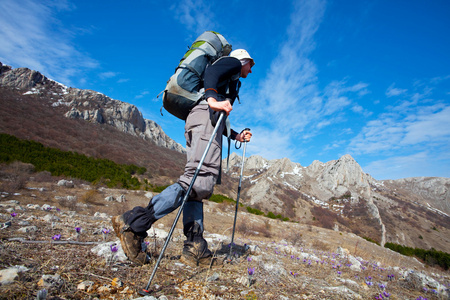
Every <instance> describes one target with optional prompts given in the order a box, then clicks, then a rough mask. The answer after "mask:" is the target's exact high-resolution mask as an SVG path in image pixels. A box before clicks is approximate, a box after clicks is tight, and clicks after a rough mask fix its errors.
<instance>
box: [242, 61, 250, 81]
mask: <svg viewBox="0 0 450 300" xmlns="http://www.w3.org/2000/svg"><path fill="white" fill-rule="evenodd" d="M251 72H252V63H251V62H249V63H247V64H245V65H243V66H242V69H241V77H242V78H247V76H248V74H249V73H251Z"/></svg>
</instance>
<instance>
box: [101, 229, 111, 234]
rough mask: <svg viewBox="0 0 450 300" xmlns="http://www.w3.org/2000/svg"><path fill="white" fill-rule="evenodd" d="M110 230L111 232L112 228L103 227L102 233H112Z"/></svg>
mask: <svg viewBox="0 0 450 300" xmlns="http://www.w3.org/2000/svg"><path fill="white" fill-rule="evenodd" d="M110 232H111V230H110V229H106V228H103V229H102V233H103V234H108V233H110Z"/></svg>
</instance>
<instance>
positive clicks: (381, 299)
mask: <svg viewBox="0 0 450 300" xmlns="http://www.w3.org/2000/svg"><path fill="white" fill-rule="evenodd" d="M375 299H376V300H383V296H382V295H381V294H379V295H378V296H375Z"/></svg>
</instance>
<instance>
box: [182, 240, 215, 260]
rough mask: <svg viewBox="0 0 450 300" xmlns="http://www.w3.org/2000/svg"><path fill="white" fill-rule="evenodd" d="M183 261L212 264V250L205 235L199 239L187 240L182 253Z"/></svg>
mask: <svg viewBox="0 0 450 300" xmlns="http://www.w3.org/2000/svg"><path fill="white" fill-rule="evenodd" d="M181 258H182V260H183V261H186V262H191V263H194V264H195V265H197V266H198V265H199V264H201V265H210V264H211V260H212V259H213V254H212V252H211V250H209V249H208V243H207V242H206V240H205V239H204V238H203V237H200V238H199V239H197V241H192V242H189V241H185V242H184V246H183V252H182V254H181Z"/></svg>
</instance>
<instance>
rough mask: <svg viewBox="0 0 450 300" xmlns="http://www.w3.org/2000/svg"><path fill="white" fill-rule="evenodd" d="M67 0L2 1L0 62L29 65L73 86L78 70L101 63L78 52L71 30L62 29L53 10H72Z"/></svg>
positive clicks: (14, 65) (0, 14) (0, 8)
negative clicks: (43, 0) (72, 79)
mask: <svg viewBox="0 0 450 300" xmlns="http://www.w3.org/2000/svg"><path fill="white" fill-rule="evenodd" d="M71 9H73V7H71V6H70V5H69V3H68V2H66V1H46V2H41V1H32V0H2V1H1V2H0V41H1V47H0V61H2V62H3V63H6V64H10V65H12V66H13V67H28V68H31V69H34V70H38V71H40V72H41V73H43V74H46V75H47V76H49V77H50V78H52V79H55V80H57V81H59V82H61V83H64V84H67V85H70V83H71V78H73V77H74V76H75V75H78V76H79V69H82V68H94V67H96V66H97V65H98V63H97V62H96V61H95V60H93V59H91V58H90V57H88V56H86V55H85V54H82V53H81V52H79V51H78V50H77V49H76V47H75V46H74V45H73V44H72V42H71V40H70V39H71V33H69V32H65V31H63V30H61V29H58V28H60V26H59V24H58V20H57V19H56V18H55V16H54V13H55V12H57V11H58V10H71Z"/></svg>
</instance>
